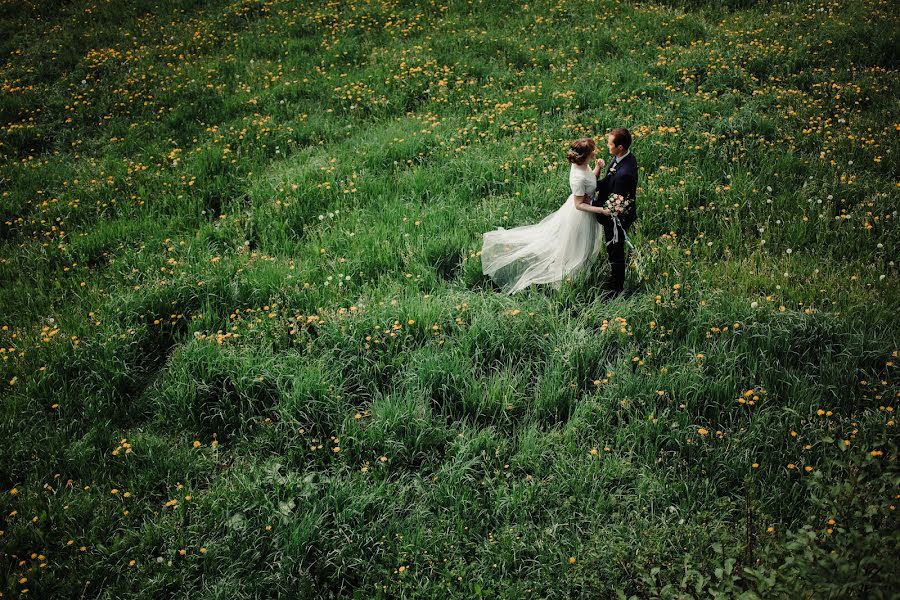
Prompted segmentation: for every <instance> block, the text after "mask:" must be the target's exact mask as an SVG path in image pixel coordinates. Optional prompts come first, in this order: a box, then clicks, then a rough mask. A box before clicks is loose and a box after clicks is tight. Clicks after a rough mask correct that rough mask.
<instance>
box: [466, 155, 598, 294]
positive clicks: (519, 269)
mask: <svg viewBox="0 0 900 600" xmlns="http://www.w3.org/2000/svg"><path fill="white" fill-rule="evenodd" d="M569 186H570V187H571V189H572V194H570V195H569V198H568V199H567V200H566V202H565V204H563V205H562V206H561V207H560V208H559V210H557V211H556V212H554V213H551V214H549V215H547V216H546V217H544V219H543V220H542V221H541V222H540V223H537V224H534V225H523V226H521V227H516V228H514V229H504V228H502V227H501V228H500V229H496V230H494V231H489V232H487V233H485V234H484V243H483V245H482V248H481V269H482V272H483V273H484V274H486V275H489V276H490V277H491V279H493V280H494V281H495V282H496V283H497V285H499V286H500V287H501V288H502V289H503V291H504V292H506V293H507V294H515V293H516V292H519V291H521V290H523V289H525V288H526V287H528V286H529V285H532V284H535V283H550V284H553V286H554V287H556V288H559V286H560V285H561V284H562V281H563V280H564V279H565V278H566V277H568V276H571V275H574V274H575V273H577V272H579V271H581V270H583V269H584V268H585V267H587V266H588V265H589V264H590V263H591V261H592V260H593V259H594V258H595V257H596V256H597V253H598V252H599V250H600V241H601V237H600V224H599V223H598V222H597V219H596V218H595V216H594V213H590V212H586V211H582V210H578V209H577V208H575V200H574V197H575V196H576V195H577V196H593V194H594V191H595V190H596V189H597V178H596V177H595V176H594V173H593V172H592V171H591V170H590V169H587V168H581V167H578V166H576V165H574V164H573V165H572V167H571V169H570V170H569Z"/></svg>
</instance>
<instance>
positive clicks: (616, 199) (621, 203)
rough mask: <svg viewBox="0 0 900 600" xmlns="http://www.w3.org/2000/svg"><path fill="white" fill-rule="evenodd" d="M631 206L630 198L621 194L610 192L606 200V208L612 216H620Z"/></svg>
mask: <svg viewBox="0 0 900 600" xmlns="http://www.w3.org/2000/svg"><path fill="white" fill-rule="evenodd" d="M630 206H631V200H629V199H628V198H626V197H625V196H622V195H621V194H610V195H609V198H607V200H606V209H607V210H608V211H609V212H610V213H612V216H614V217H621V216H622V215H623V214H624V213H625V211H627V210H628V208H629V207H630Z"/></svg>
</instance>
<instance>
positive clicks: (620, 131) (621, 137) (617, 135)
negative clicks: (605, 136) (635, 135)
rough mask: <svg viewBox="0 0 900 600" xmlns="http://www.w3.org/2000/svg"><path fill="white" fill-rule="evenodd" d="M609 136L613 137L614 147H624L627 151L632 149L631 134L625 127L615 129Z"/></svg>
mask: <svg viewBox="0 0 900 600" xmlns="http://www.w3.org/2000/svg"><path fill="white" fill-rule="evenodd" d="M609 135H611V136H612V142H613V145H614V146H622V147H623V148H625V149H626V150H628V149H629V148H630V147H631V132H630V131H628V130H627V129H625V128H624V127H619V128H617V129H613V130H612V131H610V132H609Z"/></svg>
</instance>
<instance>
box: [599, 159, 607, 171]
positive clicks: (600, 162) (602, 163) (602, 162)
mask: <svg viewBox="0 0 900 600" xmlns="http://www.w3.org/2000/svg"><path fill="white" fill-rule="evenodd" d="M597 166H598V167H600V168H601V169H602V168H603V167H605V166H606V163H605V162H604V161H603V159H602V158H598V159H597Z"/></svg>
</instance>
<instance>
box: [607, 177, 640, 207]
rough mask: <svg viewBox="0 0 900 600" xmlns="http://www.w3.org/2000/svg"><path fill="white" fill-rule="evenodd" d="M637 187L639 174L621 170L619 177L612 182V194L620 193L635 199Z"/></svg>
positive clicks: (624, 196)
mask: <svg viewBox="0 0 900 600" xmlns="http://www.w3.org/2000/svg"><path fill="white" fill-rule="evenodd" d="M636 188H637V176H636V175H635V173H632V172H631V171H626V172H624V173H623V172H621V171H619V173H618V175H617V177H616V178H615V179H614V180H613V182H612V189H611V190H610V193H611V194H618V195H620V196H622V197H623V198H631V199H632V200H634V194H635V190H636Z"/></svg>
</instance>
